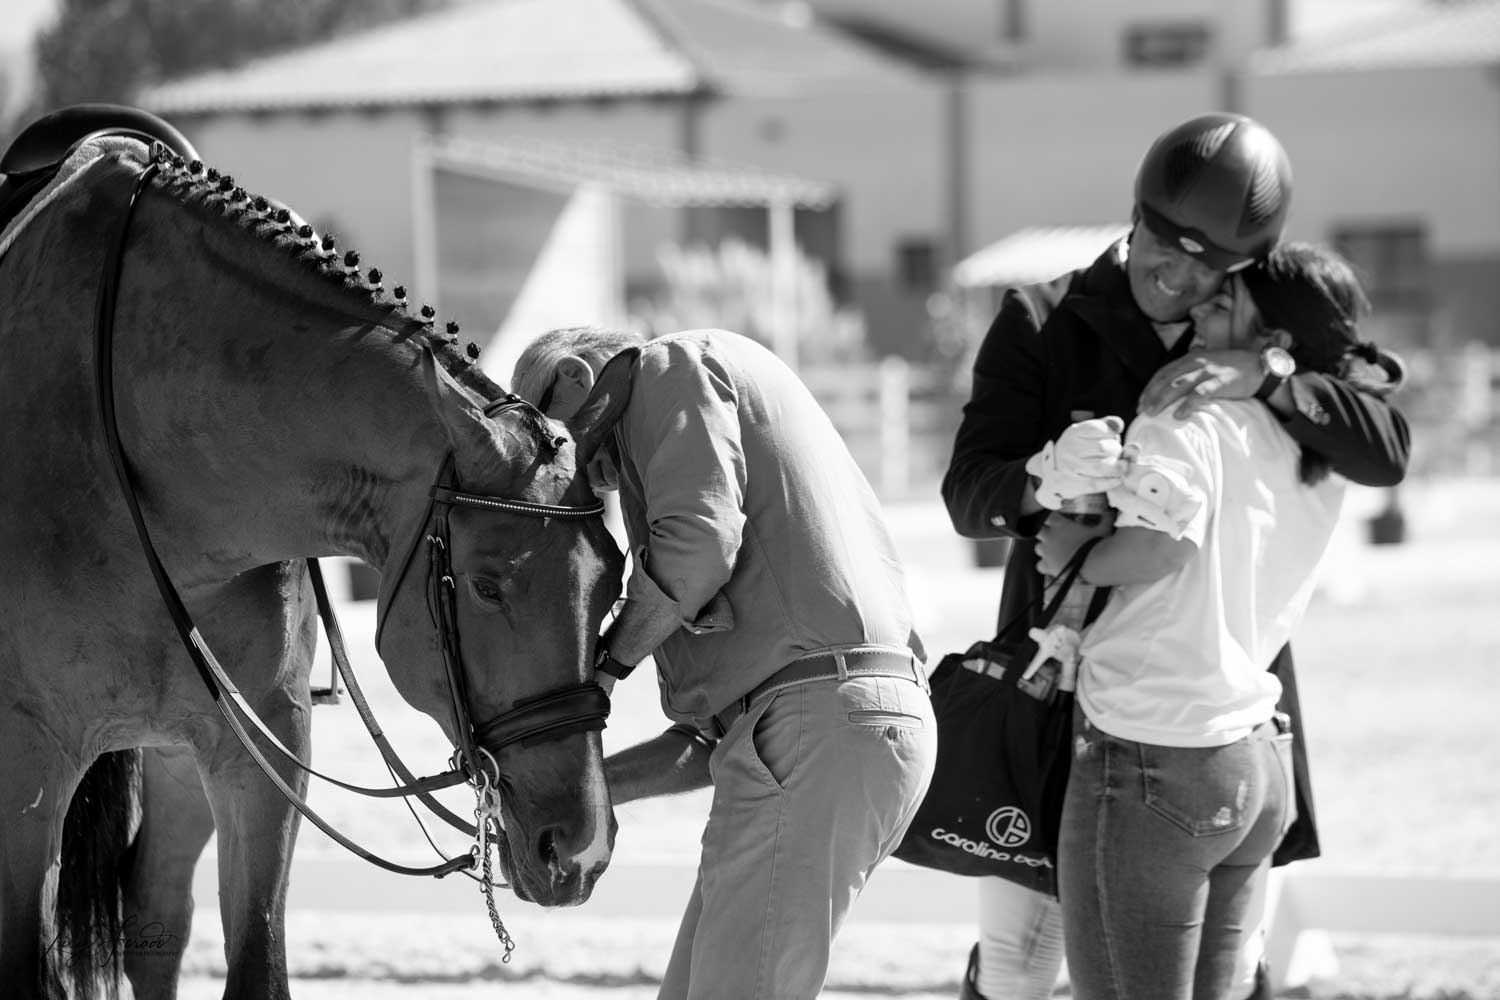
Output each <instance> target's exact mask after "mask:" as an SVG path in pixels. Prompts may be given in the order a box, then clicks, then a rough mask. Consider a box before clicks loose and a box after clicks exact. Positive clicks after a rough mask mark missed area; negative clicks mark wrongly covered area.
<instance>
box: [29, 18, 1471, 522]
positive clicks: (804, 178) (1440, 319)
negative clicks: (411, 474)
mask: <svg viewBox="0 0 1500 1000" xmlns="http://www.w3.org/2000/svg"><path fill="white" fill-rule="evenodd" d="M6 7H7V12H6V15H5V17H4V18H3V19H0V20H3V23H0V66H3V70H4V71H3V74H0V110H3V112H4V118H5V120H4V122H3V123H0V133H3V136H0V137H3V138H4V139H7V140H8V138H9V135H10V134H13V133H14V131H16V130H17V129H19V128H20V127H21V126H23V125H24V124H25V123H26V122H27V121H28V120H30V118H32V117H34V116H35V115H36V114H38V113H41V112H42V111H45V110H49V109H52V108H55V107H58V106H60V105H63V104H68V103H73V102H77V101H85V100H108V101H117V102H123V103H132V104H138V105H140V106H142V107H145V108H147V109H149V110H151V111H154V112H157V113H158V114H161V115H162V116H164V117H165V118H167V119H168V120H170V121H171V122H172V123H173V124H174V125H176V126H177V127H178V128H180V129H181V130H182V131H183V132H184V133H185V134H186V135H187V136H188V137H189V139H190V140H191V141H192V142H193V143H194V144H195V145H196V146H197V148H198V149H199V151H200V152H201V153H202V154H203V155H204V157H205V159H206V160H208V162H209V163H210V164H211V165H214V166H217V167H219V168H220V169H221V170H224V171H226V172H232V173H233V174H234V176H235V178H236V180H237V181H239V182H240V183H241V184H243V185H244V186H245V187H246V188H247V189H249V190H251V191H252V192H254V193H259V194H265V195H269V196H272V197H275V198H279V199H281V200H282V201H284V202H286V203H288V204H290V205H292V206H293V207H295V208H296V209H297V210H298V211H299V212H300V213H301V214H302V215H304V216H305V217H307V218H308V219H309V220H311V221H312V222H313V223H314V224H315V225H316V226H318V228H319V229H321V230H325V231H332V232H334V233H335V234H337V235H338V236H339V238H340V244H341V246H343V247H345V248H357V249H359V250H360V251H361V253H362V256H363V259H364V260H365V261H366V262H368V263H373V264H378V265H379V266H380V267H381V268H382V270H383V271H384V272H385V273H386V274H387V275H388V276H389V277H388V280H389V281H390V282H391V283H404V284H405V285H407V287H408V288H409V289H410V290H411V293H412V296H413V298H414V299H416V300H417V301H419V302H420V301H426V302H430V303H432V304H433V305H434V306H436V307H437V308H438V310H439V312H440V313H442V314H444V316H445V317H446V318H448V319H453V320H457V321H458V322H459V323H460V324H461V325H462V328H463V331H464V334H465V336H467V337H469V338H472V339H474V340H476V341H477V342H479V343H480V345H481V346H483V347H484V348H485V354H484V359H483V363H484V365H485V367H486V368H487V370H489V372H490V374H491V375H493V376H494V377H496V378H497V379H498V380H499V381H501V382H505V381H506V380H507V378H508V376H509V372H510V367H511V364H512V362H513V360H514V358H515V357H516V355H517V354H518V353H519V351H520V349H521V348H522V347H523V346H524V344H525V341H526V339H527V338H528V337H530V336H533V335H535V333H537V332H538V331H540V330H543V329H546V328H548V327H552V326H557V325H564V324H577V323H629V324H632V325H635V326H637V327H639V328H641V329H643V330H645V331H648V332H660V331H666V330H671V329H682V328H686V327H692V326H703V325H714V326H724V327H728V328H731V329H735V330H738V331H740V332H742V333H746V334H748V335H750V336H753V337H756V338H758V339H760V340H762V341H764V342H765V343H767V344H769V345H771V346H773V347H774V348H775V349H776V350H777V351H778V352H779V353H780V354H782V356H783V357H785V358H786V359H787V360H789V361H791V362H792V363H793V364H794V365H796V366H797V367H798V368H799V370H800V371H801V372H802V374H803V377H804V379H805V380H806V381H807V382H808V383H809V385H810V386H812V387H813V389H814V391H815V392H817V393H818V395H819V396H820V397H821V398H822V400H823V402H824V404H825V407H826V408H827V409H828V410H829V411H830V413H831V414H832V415H833V417H834V419H835V422H836V423H838V424H839V426H840V428H841V430H843V431H844V432H845V434H846V437H847V438H848V440H849V442H850V444H851V447H852V448H853V449H854V451H855V453H856V457H857V458H859V460H860V461H861V463H862V464H863V465H864V466H865V468H866V470H867V472H868V473H869V475H870V478H871V480H872V481H873V482H875V483H876V485H877V487H878V488H879V489H880V490H881V492H882V493H883V495H885V496H886V497H888V498H899V497H904V496H911V495H916V494H920V495H931V494H932V491H933V490H934V489H935V487H936V482H937V479H938V478H939V476H940V474H941V470H942V469H943V467H944V466H945V464H946V461H947V457H948V450H949V448H950V446H951V441H952V432H953V430H954V429H955V427H956V425H957V420H958V415H959V409H960V407H961V405H962V402H963V400H964V399H965V398H966V394H967V390H968V366H969V362H970V358H971V351H972V350H973V348H974V346H975V345H976V344H977V342H978V340H979V339H980V337H982V335H983V333H984V330H985V327H986V325H987V323H988V319H989V316H990V314H991V312H992V310H993V306H994V303H995V301H996V294H997V289H999V288H1000V287H1001V286H1003V285H1005V284H1009V283H1013V282H1018V281H1032V280H1042V279H1047V278H1051V277H1054V276H1056V275H1057V274H1059V273H1061V272H1063V271H1065V270H1068V269H1070V268H1072V267H1075V266H1079V265H1082V264H1085V263H1088V262H1090V261H1092V259H1093V258H1094V257H1095V256H1097V254H1098V253H1099V252H1100V251H1101V250H1102V249H1103V248H1104V247H1105V246H1106V245H1107V244H1108V242H1109V241H1110V240H1111V239H1112V238H1113V237H1114V236H1115V235H1117V234H1118V233H1119V232H1120V231H1121V230H1122V229H1123V228H1124V225H1125V223H1126V222H1127V221H1128V219H1129V213H1130V206H1131V185H1132V180H1133V177H1134V172H1135V168H1136V165H1137V163H1138V162H1139V160H1140V157H1141V156H1142V154H1143V153H1144V151H1145V148H1146V147H1147V145H1149V143H1150V141H1151V139H1152V138H1154V137H1155V136H1156V135H1157V134H1158V133H1159V132H1161V131H1162V130H1163V129H1165V128H1167V127H1169V126H1171V125H1173V124H1175V123H1176V122H1178V121H1180V120H1182V119H1184V118H1186V117H1189V116H1191V115H1193V114H1197V113H1200V112H1202V111H1206V110H1212V109H1227V110H1233V111H1239V112H1242V113H1245V114H1248V115H1250V116H1252V117H1254V118H1257V119H1259V120H1260V121H1262V122H1264V123H1265V124H1266V125H1268V126H1269V127H1270V128H1271V129H1272V130H1273V131H1274V132H1275V133H1276V134H1277V135H1278V136H1279V137H1280V139H1281V140H1282V142H1283V144H1284V145H1285V146H1286V149H1287V151H1288V153H1289V154H1290V156H1291V159H1292V163H1293V168H1294V173H1295V195H1294V198H1293V207H1292V212H1291V219H1290V223H1289V227H1288V230H1287V235H1288V236H1289V237H1292V238H1297V239H1311V240H1318V241H1326V242H1329V243H1332V244H1334V245H1335V246H1337V247H1338V248H1339V249H1340V250H1342V251H1343V252H1344V253H1345V254H1346V255H1347V256H1349V257H1350V258H1351V259H1352V260H1353V261H1354V262H1355V263H1356V265H1358V267H1359V269H1360V273H1361V275H1362V277H1363V279H1364V281H1365V283H1366V285H1367V290H1368V291H1369V292H1370V294H1371V296H1372V298H1373V300H1374V302H1375V304H1376V307H1377V308H1376V314H1375V317H1374V319H1373V320H1372V323H1371V326H1370V330H1371V333H1372V335H1373V337H1374V339H1376V340H1378V341H1381V342H1383V343H1385V344H1387V345H1389V346H1392V347H1394V348H1395V349H1397V350H1398V351H1400V352H1402V353H1403V354H1404V355H1405V356H1406V358H1407V359H1408V361H1409V362H1410V363H1411V368H1412V375H1413V377H1412V385H1411V388H1410V390H1409V391H1408V392H1407V393H1406V394H1405V395H1404V397H1403V399H1402V406H1403V408H1404V409H1405V410H1406V411H1407V413H1408V414H1409V416H1410V417H1411V418H1412V420H1413V422H1414V424H1415V429H1416V433H1415V434H1414V437H1415V440H1416V447H1415V450H1414V462H1413V469H1412V472H1413V474H1414V475H1415V476H1418V477H1420V476H1427V475H1435V474H1438V475H1441V474H1464V475H1482V474H1485V473H1488V472H1490V471H1492V470H1493V469H1494V468H1495V467H1496V464H1497V458H1500V456H1497V447H1500V434H1497V433H1496V425H1495V421H1496V414H1495V405H1494V401H1495V385H1496V380H1497V378H1500V375H1497V363H1496V358H1497V354H1496V353H1495V352H1496V348H1497V347H1500V280H1497V279H1500V3H1497V2H1495V0H1129V2H1102V0H1045V2H1043V0H922V2H921V3H911V2H909V0H800V2H787V0H7V4H6Z"/></svg>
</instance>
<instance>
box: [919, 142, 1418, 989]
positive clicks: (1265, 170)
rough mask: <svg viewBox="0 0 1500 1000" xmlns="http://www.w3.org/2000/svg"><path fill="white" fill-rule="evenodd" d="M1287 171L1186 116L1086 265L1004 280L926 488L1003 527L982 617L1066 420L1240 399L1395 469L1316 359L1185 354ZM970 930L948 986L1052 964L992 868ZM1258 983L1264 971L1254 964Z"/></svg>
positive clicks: (1306, 811)
mask: <svg viewBox="0 0 1500 1000" xmlns="http://www.w3.org/2000/svg"><path fill="white" fill-rule="evenodd" d="M1290 198H1291V168H1290V165H1289V164H1288V161H1287V157H1286V153H1285V152H1284V151H1283V149H1282V148H1281V144H1280V143H1279V142H1278V141H1277V140H1276V138H1275V137H1274V136H1273V135H1272V134H1271V133H1270V132H1269V131H1268V130H1267V129H1266V128H1265V127H1264V126H1262V125H1260V124H1259V123H1257V122H1255V121H1253V120H1251V119H1249V118H1246V117H1243V116H1240V115H1232V114H1223V113H1216V114H1207V115H1200V116H1198V117H1195V118H1192V119H1190V120H1188V121H1186V122H1183V123H1182V124H1180V125H1178V126H1176V127H1175V128H1172V129H1170V130H1168V131H1167V132H1165V133H1163V134H1162V135H1161V136H1160V137H1158V138H1157V140H1156V141H1155V142H1154V143H1153V144H1152V146H1151V147H1150V149H1149V150H1148V151H1147V153H1146V155H1145V158H1144V159H1143V160H1142V162H1141V165H1140V168H1139V170H1138V172H1137V176H1136V184H1135V205H1134V211H1133V223H1134V224H1133V226H1132V229H1131V232H1130V234H1129V235H1128V236H1127V237H1126V238H1125V239H1124V240H1121V241H1119V242H1117V243H1115V244H1114V245H1112V246H1110V247H1109V248H1108V249H1107V250H1105V252H1104V253H1103V254H1102V255H1101V256H1100V257H1099V259H1098V260H1096V261H1095V262H1094V263H1093V264H1092V265H1090V266H1089V267H1086V268H1082V269H1080V270H1077V271H1074V272H1071V273H1069V274H1065V275H1063V276H1061V277H1059V278H1057V279H1056V280H1054V281H1051V282H1046V283H1042V284H1036V285H1028V286H1022V287H1014V288H1010V289H1008V290H1007V291H1006V293H1005V295H1004V298H1003V300H1002V302H1001V306H1000V310H999V313H998V314H997V315H996V317H995V320H994V322H993V323H992V325H991V326H990V329H989V331H988V333H986V334H985V338H984V341H983V343H982V344H981V346H980V348H979V353H978V355H977V357H976V359H975V362H974V370H973V376H974V379H973V389H972V394H971V396H970V399H969V402H968V403H967V404H966V405H965V407H964V415H963V421H962V423H961V424H960V427H959V430H958V433H957V436H956V439H955V442H954V449H953V457H952V460H951V462H950V464H949V468H948V472H947V475H946V476H945V477H944V480H943V486H942V492H943V499H944V501H945V502H946V504H947V507H948V513H949V516H950V518H951V519H952V521H953V525H954V527H955V528H956V529H957V530H958V532H959V533H960V534H961V535H964V536H965V537H969V538H993V537H997V536H1006V537H1010V538H1012V539H1014V543H1013V546H1012V550H1011V557H1010V559H1009V561H1008V564H1007V566H1006V573H1005V583H1004V587H1003V589H1002V592H1001V601H1000V612H999V620H1000V621H1002V622H1005V621H1010V620H1011V619H1012V618H1013V617H1015V616H1016V615H1017V614H1018V613H1021V611H1022V609H1024V608H1025V607H1027V606H1028V605H1029V604H1031V603H1032V601H1033V599H1034V598H1035V597H1036V596H1037V593H1038V592H1039V590H1040V588H1041V586H1042V578H1041V576H1040V574H1039V573H1038V571H1037V568H1036V565H1035V556H1034V551H1033V546H1034V542H1033V539H1034V538H1035V536H1036V533H1037V531H1038V529H1039V528H1040V527H1041V525H1042V522H1043V521H1044V520H1045V519H1046V516H1047V514H1048V513H1049V512H1048V511H1047V510H1045V509H1044V508H1043V507H1042V506H1041V505H1040V504H1039V503H1038V502H1037V498H1036V492H1035V488H1034V485H1033V482H1032V479H1031V477H1030V476H1029V474H1028V473H1027V471H1026V464H1027V460H1028V459H1029V458H1030V457H1031V456H1032V455H1034V454H1036V453H1037V452H1038V451H1040V450H1041V448H1042V447H1043V445H1045V444H1046V443H1047V442H1049V441H1053V440H1056V439H1057V438H1058V437H1059V436H1060V435H1061V433H1062V431H1063V430H1064V429H1065V428H1066V427H1068V426H1069V425H1070V424H1072V423H1074V422H1075V421H1077V420H1080V419H1085V418H1091V417H1106V416H1118V417H1121V418H1123V419H1125V420H1127V421H1128V420H1130V418H1131V417H1133V416H1134V414H1135V413H1136V412H1137V410H1138V409H1139V410H1140V411H1142V412H1158V411H1160V410H1163V409H1165V408H1167V407H1168V406H1171V405H1173V404H1174V403H1176V404H1178V405H1179V406H1180V407H1183V408H1185V407H1189V406H1191V404H1192V400H1194V399H1202V398H1250V397H1252V396H1254V397H1257V398H1259V399H1261V400H1262V401H1263V403H1264V404H1265V405H1266V406H1268V407H1270V408H1271V410H1272V411H1273V412H1274V413H1275V415H1276V416H1277V418H1278V419H1279V420H1280V421H1281V423H1282V424H1283V426H1284V427H1285V428H1286V430H1287V431H1288V433H1289V434H1290V435H1291V436H1292V438H1294V439H1295V440H1296V441H1297V443H1298V444H1299V445H1301V446H1302V447H1303V448H1305V449H1309V450H1312V451H1315V452H1317V453H1319V454H1321V455H1323V456H1326V458H1327V459H1328V461H1329V463H1330V465H1331V467H1332V469H1333V471H1335V472H1337V473H1339V474H1340V475H1342V476H1344V477H1345V478H1346V479H1348V480H1350V481H1351V482H1355V483H1359V484H1362V485H1368V486H1389V485H1394V484H1395V483H1397V482H1399V481H1400V480H1401V479H1402V477H1403V476H1404V474H1405V467H1406V460H1407V449H1408V431H1407V426H1406V422H1405V420H1404V419H1403V418H1402V416H1401V415H1400V413H1398V412H1397V411H1396V410H1395V409H1394V408H1392V407H1391V406H1390V405H1389V404H1388V403H1387V402H1385V401H1384V400H1383V399H1380V398H1377V397H1375V396H1374V395H1370V394H1366V393H1364V392H1361V391H1360V390H1359V389H1356V388H1354V387H1352V386H1350V385H1348V384H1346V383H1345V382H1343V381H1341V380H1339V379H1337V378H1334V377H1332V376H1329V375H1325V374H1319V373H1316V372H1297V373H1294V374H1291V375H1289V376H1288V375H1286V373H1285V371H1284V370H1283V369H1280V368H1277V367H1272V366H1270V365H1269V364H1268V361H1269V360H1274V356H1272V357H1271V358H1268V357H1266V356H1264V355H1263V352H1262V353H1257V352H1251V351H1246V350H1225V351H1211V352H1195V353H1194V354H1193V355H1192V356H1191V357H1189V356H1187V348H1188V345H1189V343H1190V342H1191V340H1192V323H1191V319H1190V316H1189V311H1190V310H1191V309H1192V308H1193V307H1195V306H1197V305H1199V304H1200V303H1203V302H1206V301H1207V300H1208V299H1210V298H1211V297H1212V296H1213V295H1214V294H1215V293H1216V292H1217V291H1218V290H1219V287H1220V285H1221V284H1222V282H1223V281H1224V278H1225V276H1226V275H1227V274H1229V273H1230V272H1232V271H1237V270H1240V269H1242V268H1244V267H1247V266H1249V265H1250V264H1252V263H1253V262H1254V261H1256V260H1257V259H1259V258H1261V257H1263V256H1264V255H1265V254H1266V253H1267V252H1268V251H1269V250H1270V249H1271V248H1272V247H1273V246H1274V245H1275V244H1276V242H1277V241H1278V240H1279V239H1280V236H1281V230H1282V226H1283V224H1284V223H1285V220H1286V215H1287V209H1288V207H1289V203H1290ZM1270 669H1271V670H1272V671H1273V672H1274V673H1276V675H1277V677H1278V678H1279V679H1280V681H1281V684H1282V688H1283V697H1282V701H1281V703H1280V706H1279V707H1280V708H1281V709H1282V710H1283V711H1286V712H1288V713H1289V714H1290V715H1291V716H1292V717H1293V720H1294V726H1295V728H1296V730H1297V731H1298V732H1299V734H1300V733H1301V731H1302V727H1301V720H1300V717H1299V714H1300V713H1299V712H1298V705H1297V689H1296V684H1295V678H1294V677H1293V674H1292V666H1291V656H1290V650H1289V649H1288V648H1283V649H1282V650H1281V651H1280V653H1278V655H1277V656H1276V658H1275V660H1274V661H1273V662H1272V663H1271V664H1270ZM1305 743H1306V741H1305V740H1304V739H1301V738H1299V739H1298V740H1297V743H1296V748H1297V753H1296V761H1295V764H1296V767H1295V771H1296V778H1297V788H1296V791H1297V796H1296V797H1297V806H1298V816H1299V818H1298V820H1297V823H1296V825H1294V826H1293V827H1292V829H1291V830H1290V831H1288V833H1287V835H1286V837H1285V838H1284V839H1283V840H1282V842H1281V844H1280V846H1279V848H1278V849H1277V851H1276V854H1275V863H1277V864H1285V863H1287V862H1289V861H1294V860H1299V859H1302V858H1310V857H1316V856H1317V855H1318V853H1319V850H1318V839H1317V830H1316V824H1315V821H1314V817H1313V810H1312V798H1311V791H1310V788H1309V785H1308V778H1307V762H1306V756H1305ZM980 885H981V888H980V923H981V940H980V943H979V944H977V945H976V946H975V949H974V951H973V952H972V953H971V955H970V962H969V970H968V974H967V976H966V977H965V983H964V988H963V993H962V996H963V997H964V998H965V1000H1012V998H1017V997H1033V996H1036V997H1045V996H1050V994H1051V989H1052V984H1053V981H1054V980H1055V979H1056V976H1057V972H1058V969H1059V966H1060V964H1061V961H1062V923H1061V916H1060V912H1059V910H1058V907H1057V903H1056V901H1055V900H1053V899H1050V898H1048V897H1046V896H1044V895H1042V894H1039V893H1036V892H1033V891H1031V890H1029V889H1025V888H1023V887H1021V886H1018V885H1014V884H1012V883H1009V882H1005V881H1004V880H1001V879H984V880H981V883H980ZM1261 978H1262V980H1263V979H1264V977H1261Z"/></svg>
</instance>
